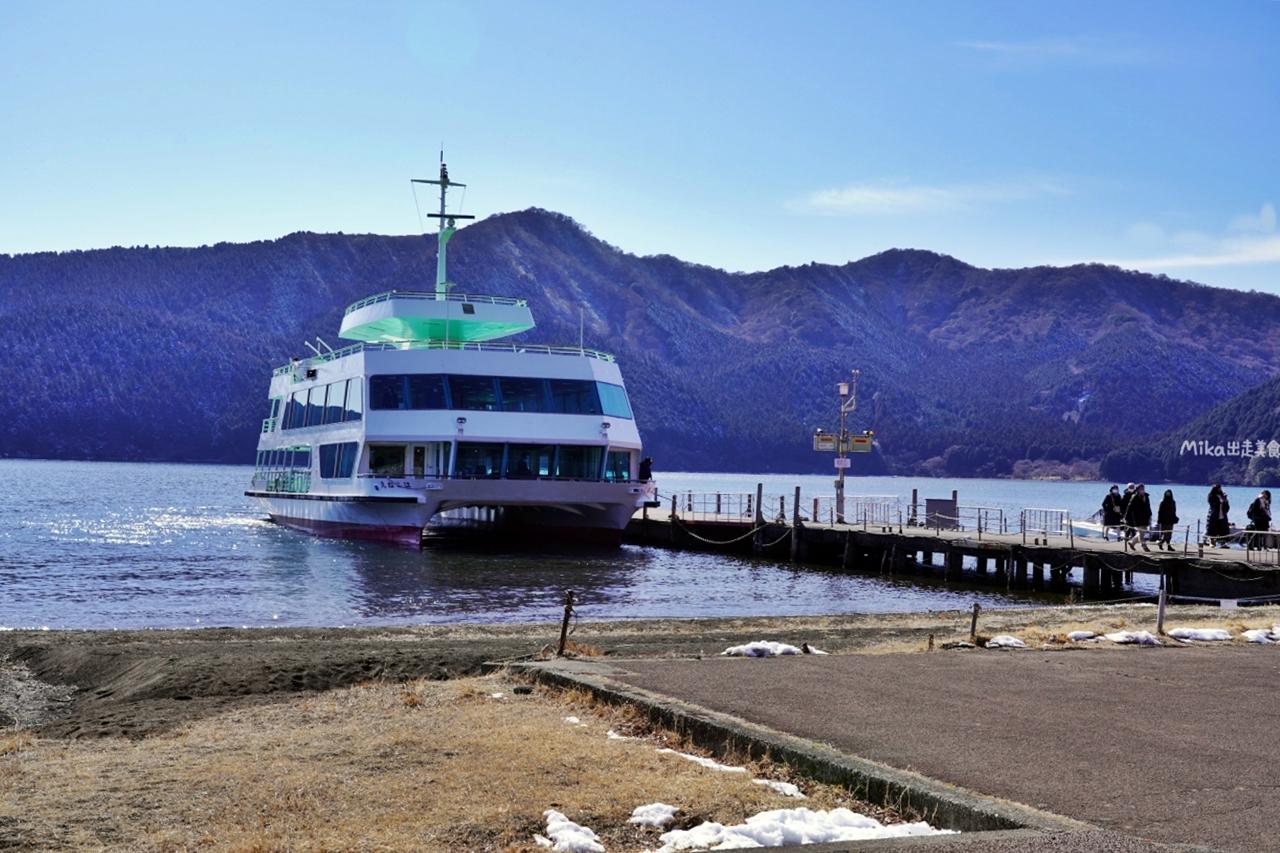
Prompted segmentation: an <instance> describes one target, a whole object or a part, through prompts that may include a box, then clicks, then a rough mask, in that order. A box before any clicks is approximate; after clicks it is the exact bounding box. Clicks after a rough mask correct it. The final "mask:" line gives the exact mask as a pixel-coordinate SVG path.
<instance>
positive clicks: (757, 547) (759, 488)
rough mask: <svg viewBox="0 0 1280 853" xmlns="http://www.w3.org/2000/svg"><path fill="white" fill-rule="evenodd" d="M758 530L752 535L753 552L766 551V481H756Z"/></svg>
mask: <svg viewBox="0 0 1280 853" xmlns="http://www.w3.org/2000/svg"><path fill="white" fill-rule="evenodd" d="M755 526H756V532H755V533H754V534H753V535H752V536H751V553H753V554H755V555H756V556H759V555H760V553H761V552H762V551H764V483H756V525H755Z"/></svg>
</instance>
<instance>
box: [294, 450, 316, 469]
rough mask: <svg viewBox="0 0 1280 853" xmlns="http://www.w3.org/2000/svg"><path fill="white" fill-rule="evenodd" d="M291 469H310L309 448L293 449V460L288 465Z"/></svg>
mask: <svg viewBox="0 0 1280 853" xmlns="http://www.w3.org/2000/svg"><path fill="white" fill-rule="evenodd" d="M289 467H291V468H300V469H302V470H304V471H306V470H310V468H311V448H310V447H295V448H294V449H293V460H292V461H291V462H290V463H289Z"/></svg>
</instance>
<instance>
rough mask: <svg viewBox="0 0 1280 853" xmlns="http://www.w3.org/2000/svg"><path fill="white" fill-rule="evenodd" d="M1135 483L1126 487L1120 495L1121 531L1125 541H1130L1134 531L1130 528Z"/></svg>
mask: <svg viewBox="0 0 1280 853" xmlns="http://www.w3.org/2000/svg"><path fill="white" fill-rule="evenodd" d="M1133 489H1134V485H1133V483H1130V484H1129V485H1127V486H1125V487H1124V494H1123V495H1121V496H1120V533H1121V534H1122V537H1121V538H1123V539H1124V541H1126V542H1128V541H1129V539H1130V538H1131V537H1132V536H1133V531H1132V530H1130V529H1129V504H1130V503H1131V502H1132V501H1133Z"/></svg>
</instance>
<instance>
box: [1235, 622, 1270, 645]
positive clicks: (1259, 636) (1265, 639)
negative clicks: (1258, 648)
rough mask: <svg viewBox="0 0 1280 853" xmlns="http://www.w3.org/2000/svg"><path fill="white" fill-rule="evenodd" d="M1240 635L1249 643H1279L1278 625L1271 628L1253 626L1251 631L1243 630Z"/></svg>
mask: <svg viewBox="0 0 1280 853" xmlns="http://www.w3.org/2000/svg"><path fill="white" fill-rule="evenodd" d="M1241 636H1242V637H1244V638H1245V639H1246V640H1248V641H1249V642H1251V643H1280V625H1275V626H1273V627H1271V628H1254V629H1253V630H1252V631H1245V632H1244V633H1243V634H1242V635H1241Z"/></svg>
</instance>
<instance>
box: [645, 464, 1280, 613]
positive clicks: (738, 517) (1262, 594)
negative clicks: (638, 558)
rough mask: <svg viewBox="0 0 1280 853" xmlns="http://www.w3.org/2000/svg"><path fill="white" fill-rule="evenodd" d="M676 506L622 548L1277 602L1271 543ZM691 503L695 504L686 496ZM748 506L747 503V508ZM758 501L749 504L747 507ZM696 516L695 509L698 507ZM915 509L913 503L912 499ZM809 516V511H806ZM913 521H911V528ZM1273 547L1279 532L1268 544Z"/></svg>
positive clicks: (1103, 595) (1277, 559) (1278, 569)
mask: <svg viewBox="0 0 1280 853" xmlns="http://www.w3.org/2000/svg"><path fill="white" fill-rule="evenodd" d="M679 497H680V498H681V500H680V501H678V502H676V501H673V502H672V505H671V507H662V508H651V509H646V510H643V511H641V512H639V513H637V514H636V515H635V517H634V518H633V519H632V520H631V523H630V525H629V526H628V527H627V530H626V532H625V534H624V541H626V542H628V543H632V544H643V545H652V546H658V547H665V548H675V549H684V550H705V551H721V552H729V553H739V554H755V555H759V556H767V557H771V558H775V559H784V560H791V561H794V562H802V563H810V564H817V565H824V566H839V567H841V568H842V569H845V570H847V571H851V572H859V573H868V574H884V575H899V576H913V575H914V576H932V577H941V578H943V579H945V580H952V581H964V582H968V583H976V584H988V585H998V586H1000V587H1004V588H1006V589H1020V590H1025V589H1031V590H1050V591H1058V592H1064V593H1065V592H1068V591H1070V590H1072V589H1075V590H1078V593H1079V594H1080V595H1081V596H1082V597H1083V598H1086V599H1095V600H1103V599H1114V598H1120V597H1131V596H1132V594H1133V593H1132V590H1131V589H1129V588H1130V587H1131V586H1132V584H1133V580H1134V577H1135V576H1137V575H1150V576H1153V577H1154V578H1157V579H1163V584H1164V588H1165V590H1166V591H1167V592H1168V594H1169V595H1170V596H1173V597H1175V598H1181V599H1184V600H1197V599H1199V600H1207V601H1223V600H1235V601H1260V600H1267V599H1271V598H1277V597H1280V551H1277V550H1275V549H1274V545H1275V542H1274V541H1268V542H1265V543H1264V542H1259V541H1257V540H1247V541H1246V540H1244V539H1243V538H1242V539H1241V544H1242V545H1248V544H1258V545H1261V544H1266V545H1268V546H1270V547H1268V548H1252V547H1241V546H1239V545H1238V546H1233V547H1228V548H1225V549H1219V548H1212V547H1205V546H1201V544H1200V543H1199V542H1197V541H1195V537H1194V535H1193V534H1192V532H1191V530H1190V529H1189V528H1179V530H1178V531H1177V533H1178V537H1177V539H1176V540H1175V542H1174V543H1173V545H1174V546H1175V550H1173V551H1165V550H1158V549H1157V548H1156V545H1155V543H1154V542H1150V543H1148V548H1150V550H1149V551H1144V550H1142V548H1141V547H1140V546H1137V547H1136V549H1135V547H1134V546H1130V545H1126V543H1125V542H1120V541H1114V540H1112V541H1106V540H1103V539H1101V538H1099V537H1096V536H1093V537H1085V536H1076V535H1074V534H1073V533H1072V532H1071V531H1069V530H1067V531H1064V530H1062V529H1061V528H1058V529H1055V530H1054V531H1053V532H1052V533H1050V532H1045V531H1041V530H1034V529H1033V530H1028V529H1026V527H1025V526H1024V525H1019V528H1020V529H1017V530H1016V532H1015V531H1009V530H1008V527H1009V525H1007V524H1001V525H999V526H998V527H997V528H996V529H995V530H984V529H983V528H982V525H981V522H979V523H978V524H977V525H976V527H971V529H960V528H962V527H963V526H964V525H963V524H961V523H959V520H958V519H955V518H951V519H946V518H939V517H936V516H935V517H934V518H933V521H934V522H935V524H934V526H927V525H926V524H925V523H924V522H925V520H926V516H925V515H924V514H923V513H920V514H918V515H917V514H916V513H915V512H912V513H911V515H910V516H909V520H908V521H907V523H902V522H901V521H900V522H899V523H892V522H889V521H888V520H886V519H880V520H878V521H872V520H863V521H860V522H856V523H854V522H853V518H852V517H850V518H847V519H846V522H847V523H838V522H837V521H836V520H834V519H829V520H827V521H814V520H813V519H814V518H815V517H818V516H819V512H818V511H817V508H816V506H815V510H814V511H813V512H812V513H809V514H808V516H809V517H808V518H807V519H806V518H805V514H804V513H800V512H797V511H796V510H795V507H799V506H801V501H800V499H799V490H798V489H797V490H796V499H795V501H794V502H793V504H792V507H793V510H792V513H791V517H790V518H786V517H779V516H781V515H783V514H781V513H779V514H778V515H775V517H774V519H773V520H768V519H767V518H765V516H764V513H763V512H759V511H758V507H759V505H760V504H759V499H758V498H757V499H756V501H755V506H754V507H752V508H751V511H750V512H743V511H742V507H741V506H740V505H739V506H729V504H730V503H731V502H730V501H728V500H726V498H729V497H736V496H724V495H716V496H714V497H715V503H714V505H713V504H712V502H711V500H710V499H709V497H710V496H698V497H699V498H700V500H699V501H698V502H697V503H696V504H695V503H694V502H693V501H692V500H688V501H686V500H685V497H686V495H683V494H682V495H680V496H679ZM689 497H690V498H692V496H689ZM739 503H741V502H739ZM749 503H750V502H748V505H749ZM695 506H696V507H697V508H694V507H695ZM912 508H913V510H914V509H915V507H914V502H913V507H912ZM806 509H807V507H806ZM912 520H914V521H916V523H910V521H912ZM1266 538H1267V539H1269V540H1274V538H1275V535H1274V534H1273V535H1271V536H1267V537H1266Z"/></svg>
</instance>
